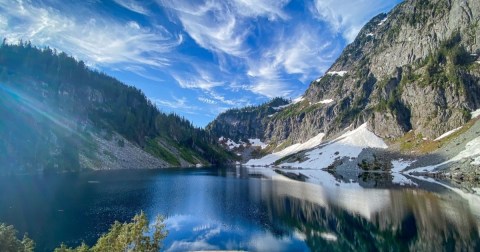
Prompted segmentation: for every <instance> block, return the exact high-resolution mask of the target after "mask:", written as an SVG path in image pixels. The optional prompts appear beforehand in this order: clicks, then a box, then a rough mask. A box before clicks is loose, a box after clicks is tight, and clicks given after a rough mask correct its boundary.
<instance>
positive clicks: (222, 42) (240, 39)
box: [160, 0, 248, 57]
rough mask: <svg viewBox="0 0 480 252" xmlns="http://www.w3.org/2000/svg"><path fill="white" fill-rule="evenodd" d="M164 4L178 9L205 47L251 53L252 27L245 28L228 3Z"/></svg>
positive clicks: (165, 1)
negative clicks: (247, 44)
mask: <svg viewBox="0 0 480 252" xmlns="http://www.w3.org/2000/svg"><path fill="white" fill-rule="evenodd" d="M160 3H161V5H163V6H164V7H167V8H169V9H170V10H172V11H173V12H174V14H175V16H176V18H178V20H180V22H181V24H182V26H183V29H184V30H185V32H186V33H188V34H189V35H190V37H192V39H193V40H195V42H196V43H197V44H198V45H200V46H201V47H203V48H205V49H208V50H211V51H213V52H220V53H226V54H228V55H234V56H238V57H240V56H242V55H245V54H246V53H247V52H248V49H247V48H246V47H245V45H244V41H245V38H246V36H247V34H248V29H244V28H245V27H243V25H242V24H240V22H241V21H240V20H239V19H238V18H237V17H236V15H235V13H233V12H232V10H231V8H230V7H229V6H228V5H227V4H226V3H223V2H221V1H206V2H204V3H203V4H191V3H190V2H189V1H173V0H163V1H161V2H160Z"/></svg>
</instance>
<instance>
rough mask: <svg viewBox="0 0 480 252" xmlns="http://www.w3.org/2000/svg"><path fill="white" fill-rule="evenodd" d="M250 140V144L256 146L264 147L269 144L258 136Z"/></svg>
mask: <svg viewBox="0 0 480 252" xmlns="http://www.w3.org/2000/svg"><path fill="white" fill-rule="evenodd" d="M248 142H249V143H250V145H252V146H255V147H260V148H262V149H265V148H267V144H266V143H264V142H262V141H260V139H258V138H255V139H248Z"/></svg>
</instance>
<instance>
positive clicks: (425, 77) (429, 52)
mask: <svg viewBox="0 0 480 252" xmlns="http://www.w3.org/2000/svg"><path fill="white" fill-rule="evenodd" d="M479 25H480V2H478V1H476V0H461V1H450V0H407V1H405V2H403V3H401V4H400V5H398V6H397V7H396V8H394V9H393V10H392V11H391V12H390V13H388V14H380V15H378V16H376V17H374V18H373V19H372V20H371V21H370V22H369V23H367V24H366V25H365V26H364V28H363V29H362V30H361V31H360V33H359V34H358V36H357V38H356V39H355V41H354V42H353V43H352V44H350V45H349V46H347V47H346V48H345V50H344V51H343V53H342V55H341V56H340V57H339V58H338V59H337V61H336V62H335V63H334V64H333V65H332V67H331V68H330V69H329V71H328V72H327V73H326V74H325V75H324V76H323V77H321V78H319V79H318V80H316V81H313V82H312V83H311V84H310V86H309V88H308V89H307V90H306V92H305V94H304V96H303V98H304V99H303V100H302V101H301V102H298V103H295V104H292V105H290V106H288V107H285V108H283V109H282V110H281V111H279V112H278V113H276V114H274V115H273V116H271V117H266V118H265V117H261V118H259V119H260V120H259V121H255V122H253V123H252V125H257V124H258V125H261V126H262V127H256V128H258V129H259V130H263V135H262V134H261V133H260V132H258V131H257V132H255V135H256V136H257V137H259V138H262V139H265V140H266V141H270V143H277V144H278V143H280V142H290V143H296V142H304V141H306V140H307V139H310V138H312V137H313V136H315V135H317V134H319V133H322V132H323V133H326V137H327V138H328V137H331V136H333V135H335V134H337V133H339V132H340V131H342V130H344V129H345V128H346V127H349V126H353V127H357V126H359V125H361V124H363V123H365V122H368V125H369V129H370V130H372V131H373V132H374V133H375V134H377V135H378V136H380V137H383V138H397V137H400V136H402V135H404V134H405V133H406V132H408V131H410V130H413V131H414V132H415V133H416V134H418V135H420V134H421V135H422V136H423V137H425V138H428V139H434V138H436V137H438V136H439V135H441V134H442V133H444V132H446V131H448V130H451V129H454V128H457V127H459V126H461V125H463V124H465V123H466V122H467V121H468V120H469V119H470V112H471V111H473V110H475V109H477V108H479V107H480V64H479V61H478V60H479V59H478V55H479V53H480V29H479ZM223 117H225V115H220V116H219V118H220V119H221V118H223ZM230 119H231V121H234V120H236V119H238V120H239V121H242V120H240V118H234V117H233V118H232V117H231V118H230ZM228 123H229V122H228V121H221V120H218V119H217V120H215V121H214V122H213V123H212V124H228ZM217 127H221V126H217ZM212 130H213V131H214V132H215V129H214V128H212ZM222 133H223V132H222ZM226 136H227V137H229V136H228V135H226ZM235 137H241V136H240V135H238V134H237V135H235Z"/></svg>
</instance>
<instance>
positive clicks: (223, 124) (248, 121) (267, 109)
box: [206, 98, 290, 142]
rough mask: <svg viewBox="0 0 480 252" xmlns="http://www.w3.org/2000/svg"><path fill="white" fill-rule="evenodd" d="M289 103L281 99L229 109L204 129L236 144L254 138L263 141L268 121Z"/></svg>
mask: <svg viewBox="0 0 480 252" xmlns="http://www.w3.org/2000/svg"><path fill="white" fill-rule="evenodd" d="M289 103H290V102H289V101H288V100H285V99H283V98H275V99H273V100H271V101H270V102H267V103H264V104H262V105H259V106H251V107H246V108H241V109H231V110H228V111H226V112H224V113H222V114H220V115H219V116H218V117H217V118H216V119H215V120H214V121H213V122H211V123H210V124H208V125H207V127H206V129H207V130H208V131H210V132H213V133H214V134H215V135H216V136H217V137H218V138H219V137H222V136H224V137H226V138H229V139H232V140H234V141H236V142H238V141H240V140H244V141H245V140H247V139H255V138H258V139H262V140H263V139H265V138H264V132H265V130H266V126H267V124H268V123H267V122H268V119H269V118H270V117H271V116H273V115H275V113H277V112H278V111H279V110H281V109H282V108H283V107H284V106H285V105H287V104H289Z"/></svg>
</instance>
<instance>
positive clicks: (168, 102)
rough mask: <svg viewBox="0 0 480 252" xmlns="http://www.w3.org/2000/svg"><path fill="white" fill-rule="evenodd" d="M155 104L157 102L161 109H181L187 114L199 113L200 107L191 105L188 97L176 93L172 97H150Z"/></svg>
mask: <svg viewBox="0 0 480 252" xmlns="http://www.w3.org/2000/svg"><path fill="white" fill-rule="evenodd" d="M149 100H150V101H151V102H153V104H155V105H156V106H157V107H158V108H159V109H160V110H163V111H165V110H167V111H171V110H177V111H178V110H180V111H182V112H184V113H187V114H197V112H198V110H199V108H198V107H197V106H193V105H190V104H189V103H188V99H187V98H186V97H181V98H178V97H176V96H174V95H172V96H171V99H161V98H152V97H151V98H149Z"/></svg>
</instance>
